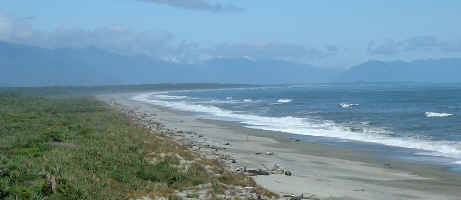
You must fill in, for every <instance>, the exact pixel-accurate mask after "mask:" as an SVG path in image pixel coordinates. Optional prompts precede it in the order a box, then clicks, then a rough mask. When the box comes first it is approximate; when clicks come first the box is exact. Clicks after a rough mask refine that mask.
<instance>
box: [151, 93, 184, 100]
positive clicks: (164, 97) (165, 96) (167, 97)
mask: <svg viewBox="0 0 461 200" xmlns="http://www.w3.org/2000/svg"><path fill="white" fill-rule="evenodd" d="M154 97H155V98H157V99H164V100H176V99H185V98H187V96H173V95H164V94H158V95H154Z"/></svg>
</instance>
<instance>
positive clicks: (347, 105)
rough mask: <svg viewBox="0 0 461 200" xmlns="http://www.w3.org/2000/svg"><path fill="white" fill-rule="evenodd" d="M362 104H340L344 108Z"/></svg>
mask: <svg viewBox="0 0 461 200" xmlns="http://www.w3.org/2000/svg"><path fill="white" fill-rule="evenodd" d="M359 105H360V104H356V103H350V104H348V103H340V104H339V106H341V107H342V108H350V107H354V106H359Z"/></svg>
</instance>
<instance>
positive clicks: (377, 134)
mask: <svg viewBox="0 0 461 200" xmlns="http://www.w3.org/2000/svg"><path fill="white" fill-rule="evenodd" d="M152 97H153V98H152ZM133 99H134V100H137V101H142V102H148V103H152V104H154V105H158V106H164V107H168V108H172V109H176V110H181V111H188V112H197V113H202V114H207V115H210V116H211V117H216V118H220V119H231V120H233V121H239V122H240V123H242V124H243V125H244V126H245V127H247V128H252V129H260V130H268V131H277V132H283V133H291V134H298V135H309V136H319V137H330V138H337V139H345V140H352V141H360V142H369V143H376V144H382V145H387V146H394V147H401V148H410V149H417V150H421V151H425V152H433V153H436V154H437V155H440V156H444V157H448V158H454V159H461V143H459V142H451V141H430V140H427V139H424V138H417V137H405V138H403V137H395V136H392V135H393V134H392V132H389V131H387V130H386V129H382V128H377V127H370V126H363V127H361V131H353V130H351V129H350V128H348V127H345V126H343V125H341V124H337V123H335V122H333V121H329V120H317V119H310V118H299V117H292V116H286V117H267V116H258V115H252V114H245V113H242V112H237V111H230V110H226V109H222V108H218V107H216V106H213V105H200V104H194V103H191V102H186V101H182V100H181V101H166V100H164V99H158V98H156V96H155V95H152V94H142V95H138V96H135V97H134V98H133Z"/></svg>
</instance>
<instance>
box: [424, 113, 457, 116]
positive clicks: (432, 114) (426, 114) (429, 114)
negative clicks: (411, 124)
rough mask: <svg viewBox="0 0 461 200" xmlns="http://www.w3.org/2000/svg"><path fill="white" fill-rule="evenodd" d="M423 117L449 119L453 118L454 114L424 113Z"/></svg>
mask: <svg viewBox="0 0 461 200" xmlns="http://www.w3.org/2000/svg"><path fill="white" fill-rule="evenodd" d="M424 115H425V116H426V117H451V116H454V114H450V113H436V112H425V113H424Z"/></svg>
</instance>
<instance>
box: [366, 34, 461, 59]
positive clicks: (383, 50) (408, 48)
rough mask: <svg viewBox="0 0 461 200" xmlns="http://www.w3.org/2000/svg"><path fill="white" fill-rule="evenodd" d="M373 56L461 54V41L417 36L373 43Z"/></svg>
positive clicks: (371, 45) (371, 44)
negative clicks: (417, 53)
mask: <svg viewBox="0 0 461 200" xmlns="http://www.w3.org/2000/svg"><path fill="white" fill-rule="evenodd" d="M367 51H368V53H369V54H371V55H397V54H402V53H412V52H419V53H425V52H426V53H427V52H461V41H459V42H449V41H442V40H440V39H438V38H436V37H434V36H417V37H412V38H408V39H405V40H400V41H395V40H386V41H382V42H376V41H371V42H370V43H369V44H368V49H367Z"/></svg>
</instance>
